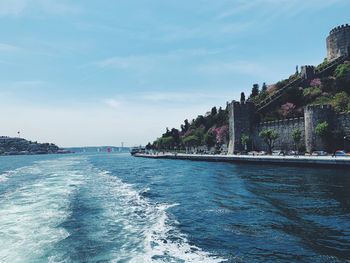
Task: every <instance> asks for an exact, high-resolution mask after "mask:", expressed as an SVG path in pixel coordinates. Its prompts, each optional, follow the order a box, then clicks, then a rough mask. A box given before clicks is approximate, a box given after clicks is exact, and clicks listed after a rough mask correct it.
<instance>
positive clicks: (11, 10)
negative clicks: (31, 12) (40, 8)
mask: <svg viewBox="0 0 350 263" xmlns="http://www.w3.org/2000/svg"><path fill="white" fill-rule="evenodd" d="M27 5H28V0H1V1H0V15H13V16H18V15H20V14H21V13H22V12H23V11H24V10H25V9H26V8H27Z"/></svg>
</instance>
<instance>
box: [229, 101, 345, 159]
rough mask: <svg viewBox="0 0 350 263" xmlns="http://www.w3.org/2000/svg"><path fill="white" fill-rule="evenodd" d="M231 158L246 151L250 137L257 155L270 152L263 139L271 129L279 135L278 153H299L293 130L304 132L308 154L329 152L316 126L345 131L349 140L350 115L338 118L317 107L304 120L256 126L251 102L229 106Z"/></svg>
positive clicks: (309, 109)
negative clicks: (324, 124) (246, 138)
mask: <svg viewBox="0 0 350 263" xmlns="http://www.w3.org/2000/svg"><path fill="white" fill-rule="evenodd" d="M228 106H229V126H230V127H229V131H230V141H229V150H228V153H229V154H233V153H234V152H236V151H242V150H244V146H243V145H242V144H241V138H242V136H243V135H247V136H249V138H250V140H251V144H252V145H251V148H252V149H253V150H256V151H266V150H267V146H266V144H265V143H264V141H263V140H262V139H261V138H260V136H259V133H260V132H261V131H262V130H266V129H271V130H274V131H276V132H277V133H278V135H279V138H278V139H277V140H276V142H275V147H274V149H276V150H283V151H289V150H295V148H296V146H295V143H294V141H293V137H292V133H293V130H295V129H299V130H300V131H301V137H302V139H301V145H302V146H304V147H305V149H306V151H307V152H313V151H321V150H326V146H325V145H324V143H323V141H322V139H321V138H320V137H319V136H317V135H316V132H315V128H316V126H317V125H318V124H319V123H321V122H324V121H326V122H327V123H328V124H329V125H330V127H331V130H336V129H338V130H342V131H343V132H344V135H345V136H346V137H347V138H350V113H342V114H337V113H335V111H334V110H333V108H332V107H331V106H330V105H313V106H307V107H305V109H304V117H300V118H293V119H285V120H278V121H270V122H260V123H259V122H256V121H255V120H254V104H253V103H251V102H245V103H239V102H237V101H233V102H231V103H229V105H228Z"/></svg>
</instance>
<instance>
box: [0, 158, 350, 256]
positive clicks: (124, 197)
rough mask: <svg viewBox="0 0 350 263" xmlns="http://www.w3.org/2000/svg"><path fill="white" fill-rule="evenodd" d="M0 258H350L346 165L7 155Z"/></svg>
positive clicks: (0, 196) (0, 202) (1, 169)
mask: <svg viewBox="0 0 350 263" xmlns="http://www.w3.org/2000/svg"><path fill="white" fill-rule="evenodd" d="M0 262H6V263H7V262H9V263H16V262H26V263H27V262H29V263H30V262H35V263H36V262H135V263H142V262H204V263H205V262H327V263H328V262H350V172H349V170H346V169H341V168H339V169H334V168H332V169H330V168H329V169H328V168H310V167H288V166H277V165H273V166H272V165H249V164H229V163H212V162H211V163H207V162H192V161H182V160H154V159H142V158H135V157H132V156H130V155H129V154H126V153H122V154H120V153H109V154H108V153H86V154H83V153H80V154H68V155H40V156H39V155H38V156H3V157H0Z"/></svg>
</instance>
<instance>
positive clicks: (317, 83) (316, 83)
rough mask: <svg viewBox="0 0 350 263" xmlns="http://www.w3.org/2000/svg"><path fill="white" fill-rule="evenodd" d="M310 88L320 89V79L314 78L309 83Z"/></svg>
mask: <svg viewBox="0 0 350 263" xmlns="http://www.w3.org/2000/svg"><path fill="white" fill-rule="evenodd" d="M310 86H311V87H320V86H321V79H319V78H316V79H313V80H311V81H310Z"/></svg>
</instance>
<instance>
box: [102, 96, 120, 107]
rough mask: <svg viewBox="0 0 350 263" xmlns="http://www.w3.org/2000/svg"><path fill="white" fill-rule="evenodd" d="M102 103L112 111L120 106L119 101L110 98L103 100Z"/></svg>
mask: <svg viewBox="0 0 350 263" xmlns="http://www.w3.org/2000/svg"><path fill="white" fill-rule="evenodd" d="M104 103H105V104H106V105H107V106H109V107H111V108H113V109H117V108H119V106H120V105H121V102H120V101H119V100H116V99H112V98H109V99H105V100H104Z"/></svg>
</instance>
